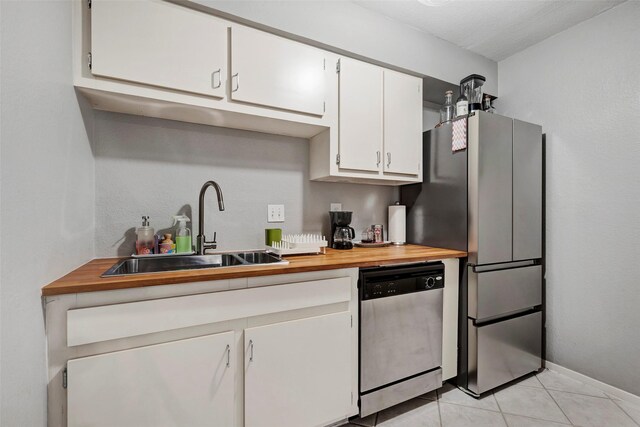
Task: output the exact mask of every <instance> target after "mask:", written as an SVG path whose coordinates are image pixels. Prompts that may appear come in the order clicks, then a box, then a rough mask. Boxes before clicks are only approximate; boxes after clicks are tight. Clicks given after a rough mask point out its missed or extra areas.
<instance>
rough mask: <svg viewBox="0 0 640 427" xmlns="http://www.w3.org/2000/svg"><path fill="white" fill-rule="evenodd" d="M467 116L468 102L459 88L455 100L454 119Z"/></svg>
mask: <svg viewBox="0 0 640 427" xmlns="http://www.w3.org/2000/svg"><path fill="white" fill-rule="evenodd" d="M467 114H469V100H468V99H467V97H466V96H465V95H464V91H463V90H462V87H461V88H460V96H459V97H458V99H457V100H456V117H462V116H466V115H467Z"/></svg>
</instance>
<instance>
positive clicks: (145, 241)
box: [136, 216, 155, 255]
mask: <svg viewBox="0 0 640 427" xmlns="http://www.w3.org/2000/svg"><path fill="white" fill-rule="evenodd" d="M136 235H137V238H136V254H138V255H149V254H152V253H153V249H154V244H155V240H154V234H153V227H151V226H149V217H148V216H143V217H142V226H141V227H138V228H137V229H136Z"/></svg>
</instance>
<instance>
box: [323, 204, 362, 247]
mask: <svg viewBox="0 0 640 427" xmlns="http://www.w3.org/2000/svg"><path fill="white" fill-rule="evenodd" d="M329 217H330V218H331V242H332V243H331V247H332V248H333V249H353V239H354V238H355V237H356V231H355V230H354V229H353V227H349V224H351V212H346V211H332V212H329Z"/></svg>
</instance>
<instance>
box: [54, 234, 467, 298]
mask: <svg viewBox="0 0 640 427" xmlns="http://www.w3.org/2000/svg"><path fill="white" fill-rule="evenodd" d="M466 256H467V253H466V252H463V251H458V250H453V249H444V248H434V247H429V246H419V245H403V246H389V247H386V248H354V249H352V250H349V251H340V250H335V249H327V253H326V254H324V255H297V256H288V257H285V259H286V260H287V261H289V264H286V265H271V266H270V265H256V266H250V267H219V268H215V269H201V270H181V271H172V272H163V273H153V274H139V275H132V276H117V277H108V278H103V277H100V275H101V274H102V273H104V272H105V271H106V270H108V269H109V268H110V267H111V266H112V265H113V264H115V263H116V262H118V261H119V260H121V259H123V258H96V259H94V260H91V261H89V262H88V263H86V264H84V265H82V266H81V267H79V268H77V269H75V270H73V271H72V272H70V273H69V274H67V275H65V276H63V277H61V278H59V279H58V280H55V281H53V282H51V283H50V284H48V285H46V286H44V287H43V288H42V296H43V297H47V296H54V295H63V294H74V293H82V292H97V291H108V290H119V289H130V288H140V287H146V286H159V285H173V284H181V283H190V282H204V281H213V280H226V279H238V278H247V277H257V276H272V275H277V274H291V273H305V272H310V271H322V270H335V269H340V268H363V267H376V266H381V265H389V264H399V263H407V262H420V261H432V260H438V259H447V258H463V257H466Z"/></svg>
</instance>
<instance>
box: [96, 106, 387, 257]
mask: <svg viewBox="0 0 640 427" xmlns="http://www.w3.org/2000/svg"><path fill="white" fill-rule="evenodd" d="M95 143H96V223H97V232H96V253H97V255H98V256H115V255H129V254H131V252H132V248H133V244H134V241H135V235H134V230H133V228H134V227H136V226H139V225H140V224H139V223H140V217H141V216H142V215H146V214H148V215H150V216H151V223H152V224H151V225H152V226H154V227H155V228H156V230H158V229H165V228H167V227H170V226H171V220H170V217H171V216H172V215H175V214H177V213H178V212H179V211H181V212H186V213H187V214H188V215H189V216H190V218H191V219H192V220H193V227H192V232H193V233H194V235H195V234H197V232H198V230H197V221H198V220H197V217H198V215H197V214H198V194H199V192H200V187H201V186H202V184H204V183H205V182H206V181H208V180H210V179H213V180H215V181H216V182H218V184H220V186H221V187H222V192H223V195H224V201H225V211H224V212H219V211H218V207H217V204H216V202H215V191H214V190H213V189H209V193H208V195H207V200H206V211H205V213H206V223H205V226H206V229H207V236H208V238H209V239H211V237H212V235H213V231H214V230H215V231H217V233H218V243H219V245H218V248H219V249H248V248H260V247H262V246H263V245H264V229H265V228H282V229H283V231H284V232H292V233H299V232H324V233H325V234H327V235H328V227H329V215H328V211H329V204H330V203H331V202H339V203H342V207H343V210H352V211H353V212H354V228H355V229H356V230H357V231H358V232H360V231H362V229H363V228H365V227H366V226H368V225H371V224H373V223H383V224H386V222H387V210H386V207H387V206H388V205H389V204H390V203H393V201H394V193H395V190H394V189H393V188H392V187H381V186H371V185H358V184H338V183H323V182H311V181H309V173H308V170H309V142H308V140H305V139H300V138H291V137H283V136H276V135H266V134H261V133H255V132H245V131H238V130H232V129H223V128H216V127H212V126H201V125H193V124H187V123H180V122H173V121H167V120H160V119H150V118H145V117H136V116H129V115H122V114H114V113H106V112H96V123H95ZM267 204H284V205H285V222H284V223H271V224H269V223H267V221H266V220H267ZM358 237H359V235H358ZM194 243H195V239H194Z"/></svg>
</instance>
